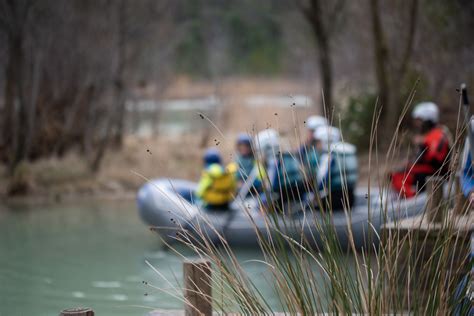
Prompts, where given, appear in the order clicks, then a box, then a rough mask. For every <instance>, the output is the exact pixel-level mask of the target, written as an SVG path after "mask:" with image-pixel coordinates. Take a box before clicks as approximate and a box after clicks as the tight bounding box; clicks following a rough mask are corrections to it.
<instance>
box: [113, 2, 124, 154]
mask: <svg viewBox="0 0 474 316" xmlns="http://www.w3.org/2000/svg"><path fill="white" fill-rule="evenodd" d="M117 5H118V7H117V72H116V78H115V94H116V97H117V101H118V103H117V111H116V112H115V122H114V124H115V134H114V139H113V145H114V147H116V148H121V147H122V145H123V136H124V129H125V92H124V83H125V59H126V51H125V50H126V46H125V36H126V34H125V32H126V25H125V24H126V21H125V19H126V15H125V1H124V0H120V2H119V3H118V4H117Z"/></svg>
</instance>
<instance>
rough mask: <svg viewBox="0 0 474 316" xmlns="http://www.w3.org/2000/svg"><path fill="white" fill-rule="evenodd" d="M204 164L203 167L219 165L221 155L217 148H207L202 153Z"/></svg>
mask: <svg viewBox="0 0 474 316" xmlns="http://www.w3.org/2000/svg"><path fill="white" fill-rule="evenodd" d="M203 160H204V164H205V165H207V166H208V165H211V164H213V163H219V164H220V163H221V160H222V159H221V154H220V152H219V150H218V149H217V148H214V147H212V148H209V149H207V150H206V152H205V153H204V159H203Z"/></svg>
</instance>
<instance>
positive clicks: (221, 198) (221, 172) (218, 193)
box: [200, 164, 236, 205]
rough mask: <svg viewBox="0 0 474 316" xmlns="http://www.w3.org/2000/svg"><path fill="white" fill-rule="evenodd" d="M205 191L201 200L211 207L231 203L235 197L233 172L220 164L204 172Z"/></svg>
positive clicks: (211, 166)
mask: <svg viewBox="0 0 474 316" xmlns="http://www.w3.org/2000/svg"><path fill="white" fill-rule="evenodd" d="M201 181H204V182H205V184H204V185H205V189H204V190H203V192H201V194H200V195H201V196H200V197H201V199H202V200H203V201H204V202H206V203H207V204H209V205H224V204H227V203H229V202H231V201H232V200H233V199H234V197H235V195H234V193H235V187H236V183H235V178H234V175H233V173H232V172H231V170H228V169H227V168H226V169H224V168H223V167H222V166H221V165H219V164H212V165H210V166H209V167H208V168H207V169H206V170H204V172H203V176H202V180H201Z"/></svg>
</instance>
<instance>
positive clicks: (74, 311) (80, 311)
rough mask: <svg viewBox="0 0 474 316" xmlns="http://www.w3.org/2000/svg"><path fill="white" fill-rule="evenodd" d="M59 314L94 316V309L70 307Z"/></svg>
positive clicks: (60, 315)
mask: <svg viewBox="0 0 474 316" xmlns="http://www.w3.org/2000/svg"><path fill="white" fill-rule="evenodd" d="M59 316H94V311H93V310H92V309H90V308H68V309H65V310H63V311H62V312H61V314H59Z"/></svg>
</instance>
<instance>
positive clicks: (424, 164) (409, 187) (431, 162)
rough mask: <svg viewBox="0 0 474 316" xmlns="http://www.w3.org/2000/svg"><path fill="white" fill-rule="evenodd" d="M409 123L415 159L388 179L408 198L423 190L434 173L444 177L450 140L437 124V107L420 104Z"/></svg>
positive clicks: (428, 103) (424, 103)
mask: <svg viewBox="0 0 474 316" xmlns="http://www.w3.org/2000/svg"><path fill="white" fill-rule="evenodd" d="M412 119H413V126H414V128H415V131H416V135H415V136H414V137H413V144H414V145H415V146H416V148H417V154H416V157H415V159H414V160H413V161H412V162H411V163H409V164H407V166H406V167H405V168H404V169H403V170H402V171H399V172H394V173H392V175H391V178H392V187H393V188H394V189H395V190H396V191H397V192H400V193H401V194H402V195H404V196H405V197H407V198H410V197H414V196H415V195H416V194H417V192H418V191H421V190H423V189H424V187H425V185H424V184H425V182H426V179H427V178H428V177H429V176H432V175H434V174H435V173H436V174H438V175H439V176H443V175H445V174H446V173H447V171H448V167H449V166H448V163H447V162H448V159H449V151H450V140H449V135H448V132H447V131H446V129H445V128H444V127H443V126H440V125H439V124H438V122H439V110H438V106H437V105H436V104H434V103H433V102H422V103H419V104H418V105H416V106H415V108H414V110H413V112H412Z"/></svg>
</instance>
